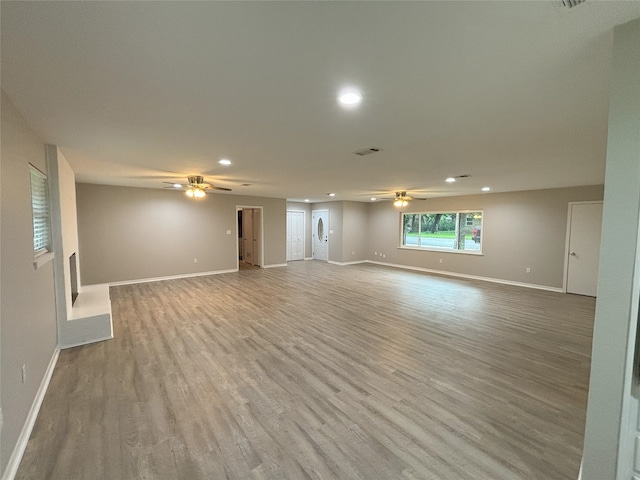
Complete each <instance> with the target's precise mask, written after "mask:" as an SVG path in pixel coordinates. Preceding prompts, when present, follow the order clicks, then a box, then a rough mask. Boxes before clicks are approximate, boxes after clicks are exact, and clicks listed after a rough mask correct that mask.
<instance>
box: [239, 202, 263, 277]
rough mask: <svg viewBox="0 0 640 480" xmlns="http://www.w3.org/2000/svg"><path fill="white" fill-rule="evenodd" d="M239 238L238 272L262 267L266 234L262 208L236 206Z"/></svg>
mask: <svg viewBox="0 0 640 480" xmlns="http://www.w3.org/2000/svg"><path fill="white" fill-rule="evenodd" d="M236 211H237V224H236V230H237V238H238V253H237V255H236V258H237V259H238V270H239V269H240V268H241V267H262V266H263V259H264V242H263V239H264V234H263V221H262V219H263V215H262V207H253V206H236Z"/></svg>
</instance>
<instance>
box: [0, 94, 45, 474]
mask: <svg viewBox="0 0 640 480" xmlns="http://www.w3.org/2000/svg"><path fill="white" fill-rule="evenodd" d="M1 123H2V132H1V135H2V178H1V182H2V184H1V187H0V192H1V197H2V198H1V201H0V205H1V207H2V214H1V223H2V226H1V228H0V232H1V233H0V234H1V242H0V243H1V245H2V251H1V253H0V263H1V264H2V272H1V273H0V275H1V278H0V284H1V287H0V288H1V290H2V305H1V307H0V318H1V319H2V326H1V329H2V340H1V347H0V348H1V350H2V367H1V373H0V381H1V388H0V400H1V401H0V405H1V406H2V410H3V414H4V427H3V428H2V437H1V439H0V452H1V470H2V471H3V472H4V471H5V469H6V467H7V462H8V460H9V456H10V455H11V453H12V451H13V449H14V447H15V445H16V441H17V439H18V436H19V435H20V432H21V430H22V428H23V425H24V423H25V420H26V418H27V414H28V413H29V409H30V408H31V405H32V403H33V400H34V398H35V396H36V392H37V391H38V388H39V386H40V382H41V381H42V379H43V377H44V375H45V371H46V369H47V366H48V364H49V361H50V360H51V357H52V354H53V352H54V351H55V349H56V345H57V333H56V314H55V297H54V286H53V262H49V263H47V264H45V265H44V266H42V267H40V268H39V269H37V270H36V269H34V266H33V226H32V218H31V193H30V192H31V189H30V178H29V163H32V164H33V165H34V166H36V167H37V168H38V169H40V170H41V171H43V172H46V171H47V169H46V162H45V145H44V142H43V141H42V140H40V139H39V138H38V136H37V135H36V134H35V133H34V132H33V131H32V130H31V128H30V127H29V125H28V124H27V122H26V121H25V120H24V118H23V117H22V115H21V114H20V113H19V112H18V111H17V109H16V108H15V106H14V105H13V104H12V103H11V101H10V100H9V98H8V97H7V95H6V94H5V93H4V91H3V92H2V119H1ZM22 365H26V369H27V376H26V382H25V383H22V376H21V373H22V372H21V370H22Z"/></svg>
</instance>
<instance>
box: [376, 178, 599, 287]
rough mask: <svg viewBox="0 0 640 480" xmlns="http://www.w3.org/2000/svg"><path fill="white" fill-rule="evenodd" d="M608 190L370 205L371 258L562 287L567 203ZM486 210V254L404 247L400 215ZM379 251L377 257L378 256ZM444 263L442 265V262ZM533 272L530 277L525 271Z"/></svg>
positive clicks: (594, 188) (592, 188)
mask: <svg viewBox="0 0 640 480" xmlns="http://www.w3.org/2000/svg"><path fill="white" fill-rule="evenodd" d="M602 196H603V187H602V186H590V187H575V188H559V189H550V190H532V191H524V192H511V193H495V194H485V195H470V196H461V197H444V198H434V199H429V200H425V201H420V202H415V201H414V202H411V203H410V204H409V205H408V206H407V207H405V208H402V209H398V208H396V207H394V206H393V204H392V203H391V202H380V203H375V204H370V205H369V220H368V235H367V237H368V239H369V243H368V248H369V251H368V257H367V258H368V259H369V260H373V261H379V262H385V263H391V264H396V265H404V266H412V267H420V268H426V269H433V270H441V271H446V272H452V273H460V274H467V275H475V276H481V277H488V278H493V279H500V280H507V281H512V282H521V283H527V284H534V285H541V286H545V287H553V288H562V286H563V277H564V254H565V240H566V233H567V211H568V203H569V202H573V201H584V200H602ZM455 210H472V211H475V210H482V211H483V212H484V213H483V232H482V235H483V240H482V255H470V254H463V253H454V252H440V251H426V250H424V251H423V250H419V251H417V250H410V249H403V248H399V245H400V212H401V211H404V212H438V211H440V212H445V211H455ZM376 252H377V253H378V254H377V255H376V254H375V253H376ZM440 259H442V263H440ZM527 267H529V268H531V273H529V274H527V273H525V269H526V268H527Z"/></svg>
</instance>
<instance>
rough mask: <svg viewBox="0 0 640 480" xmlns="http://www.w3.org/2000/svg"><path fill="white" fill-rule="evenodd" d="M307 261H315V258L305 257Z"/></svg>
mask: <svg viewBox="0 0 640 480" xmlns="http://www.w3.org/2000/svg"><path fill="white" fill-rule="evenodd" d="M304 259H305V260H313V257H304Z"/></svg>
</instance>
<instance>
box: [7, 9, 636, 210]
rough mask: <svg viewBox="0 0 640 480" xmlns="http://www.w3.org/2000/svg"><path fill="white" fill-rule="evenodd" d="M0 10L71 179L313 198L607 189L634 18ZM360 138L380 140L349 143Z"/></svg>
mask: <svg viewBox="0 0 640 480" xmlns="http://www.w3.org/2000/svg"><path fill="white" fill-rule="evenodd" d="M1 5H2V6H1V8H2V11H1V21H2V88H3V89H4V90H5V92H6V93H7V94H8V95H9V97H10V98H11V99H12V100H13V101H14V103H15V104H16V106H17V107H18V109H19V110H20V111H21V112H22V113H23V114H24V116H25V117H26V118H27V120H28V121H29V123H30V124H31V126H32V127H33V128H34V129H35V130H36V131H37V132H38V133H39V134H40V135H41V136H42V137H43V138H44V139H45V140H46V141H47V142H48V143H52V144H57V145H59V146H60V147H61V149H62V151H63V152H64V154H65V156H66V157H67V159H68V160H69V162H70V163H71V166H72V167H73V169H74V170H75V171H76V175H77V179H78V181H81V182H90V183H103V184H112V185H130V186H141V187H151V188H160V187H161V186H162V184H161V182H162V181H163V180H168V181H175V180H177V181H185V180H186V176H187V175H188V174H202V175H204V176H205V179H206V180H208V181H211V182H213V183H215V184H217V185H220V186H224V187H229V188H232V189H233V192H232V194H247V195H258V196H269V197H286V198H289V199H292V200H301V199H304V198H310V199H311V200H312V201H322V200H327V199H328V197H327V196H326V193H328V192H336V193H337V195H336V197H335V199H336V200H359V201H368V200H369V197H370V196H371V194H373V193H376V194H379V193H380V192H384V191H388V192H392V191H396V190H409V191H413V192H416V193H421V194H422V196H445V195H460V194H468V193H479V192H480V188H481V187H482V186H484V185H489V186H491V187H492V190H493V191H497V192H502V191H513V190H526V189H541V188H552V187H562V186H575V185H594V184H600V183H603V181H604V162H605V154H606V138H607V109H608V91H609V71H610V61H611V40H612V28H613V27H614V26H615V25H618V24H621V23H624V22H626V21H629V20H632V19H634V18H637V17H640V2H638V1H627V2H616V1H606V2H599V1H596V0H587V1H586V3H584V4H582V5H579V6H577V7H574V8H572V9H568V8H565V7H562V6H561V5H560V3H559V1H553V0H549V1H547V0H543V1H534V2H481V1H471V2H435V1H434V2H366V1H354V2H321V1H317V2H88V1H87V2H56V1H47V2H9V1H2V4H1ZM349 84H351V85H357V86H359V87H360V88H361V89H362V91H363V94H364V102H363V104H362V105H361V107H360V108H358V109H357V110H353V111H345V110H343V109H341V108H340V107H339V106H338V104H337V102H336V95H337V92H338V90H339V89H340V88H341V87H342V86H344V85H349ZM367 147H380V148H382V149H383V151H382V152H380V153H377V154H374V155H370V156H366V157H358V156H356V155H354V154H353V153H352V152H354V151H355V150H359V149H362V148H367ZM220 158H229V159H231V160H232V161H233V164H232V165H231V166H230V167H222V166H220V165H218V163H217V161H218V160H219V159H220ZM461 174H470V175H472V177H471V178H468V179H464V180H460V181H458V182H456V183H455V184H446V183H445V182H444V179H445V177H447V176H450V175H453V176H455V175H461ZM242 183H250V184H251V186H239V185H240V184H242Z"/></svg>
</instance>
